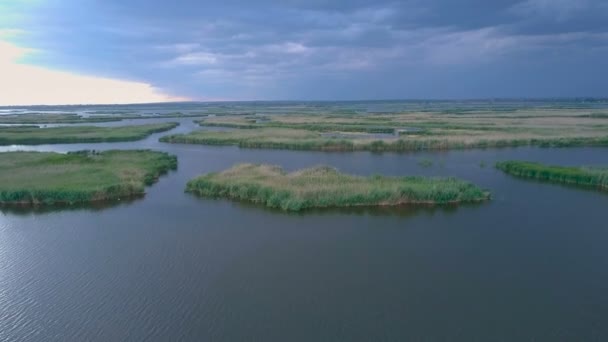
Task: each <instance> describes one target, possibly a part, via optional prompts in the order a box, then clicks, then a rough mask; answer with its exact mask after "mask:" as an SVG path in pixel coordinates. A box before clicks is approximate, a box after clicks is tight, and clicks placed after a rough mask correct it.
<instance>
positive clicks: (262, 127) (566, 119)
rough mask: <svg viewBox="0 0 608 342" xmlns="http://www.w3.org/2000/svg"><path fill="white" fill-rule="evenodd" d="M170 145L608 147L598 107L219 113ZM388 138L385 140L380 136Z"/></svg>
mask: <svg viewBox="0 0 608 342" xmlns="http://www.w3.org/2000/svg"><path fill="white" fill-rule="evenodd" d="M197 122H199V124H200V125H202V126H204V127H205V126H206V127H229V128H233V129H232V130H230V131H223V132H217V131H211V130H199V131H194V132H191V133H188V134H179V135H172V136H167V137H163V138H162V140H161V141H164V142H172V143H190V144H208V145H237V146H240V147H244V148H274V149H293V150H321V151H357V150H367V151H379V152H381V151H397V152H398V151H412V150H445V149H465V148H492V147H515V146H542V147H574V146H608V117H605V116H604V115H602V113H600V112H598V111H597V110H595V109H561V108H534V109H529V108H528V109H525V108H523V109H514V110H510V111H500V110H497V109H492V110H468V111H459V112H453V111H448V112H445V111H408V112H401V113H382V114H369V113H364V114H353V113H346V114H319V113H317V114H306V115H304V114H289V115H287V114H285V115H281V114H265V115H221V116H212V117H207V118H206V119H204V120H201V121H197ZM379 134H383V136H379Z"/></svg>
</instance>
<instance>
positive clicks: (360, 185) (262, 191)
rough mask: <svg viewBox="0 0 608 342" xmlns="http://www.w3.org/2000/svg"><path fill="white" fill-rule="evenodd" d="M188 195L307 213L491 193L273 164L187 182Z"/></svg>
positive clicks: (455, 184) (447, 181)
mask: <svg viewBox="0 0 608 342" xmlns="http://www.w3.org/2000/svg"><path fill="white" fill-rule="evenodd" d="M186 191H188V192H191V193H194V194H196V195H199V196H204V197H223V198H230V199H235V200H242V201H248V202H254V203H259V204H263V205H265V206H268V207H271V208H280V209H283V210H289V211H299V210H303V209H308V208H326V207H353V206H397V205H406V204H446V203H460V202H479V201H484V200H487V199H489V196H490V195H489V193H488V192H486V191H484V190H482V189H480V188H478V187H476V186H475V185H473V184H471V183H468V182H465V181H462V180H458V179H455V178H427V177H385V176H379V175H375V176H370V177H361V176H354V175H348V174H344V173H340V172H338V171H337V170H336V169H334V168H331V167H326V166H319V167H313V168H309V169H303V170H299V171H295V172H291V173H287V172H285V171H284V170H283V169H281V168H280V167H277V166H272V165H254V164H240V165H236V166H234V167H232V168H231V169H228V170H226V171H223V172H216V173H209V174H206V175H203V176H200V177H198V178H195V179H193V180H191V181H190V182H188V184H187V187H186Z"/></svg>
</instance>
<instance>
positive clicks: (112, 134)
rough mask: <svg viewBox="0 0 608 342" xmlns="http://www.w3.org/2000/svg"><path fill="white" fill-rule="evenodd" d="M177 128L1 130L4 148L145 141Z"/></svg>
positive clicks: (32, 127) (141, 126)
mask: <svg viewBox="0 0 608 342" xmlns="http://www.w3.org/2000/svg"><path fill="white" fill-rule="evenodd" d="M177 125H178V124H177V123H173V122H168V123H160V124H146V125H130V126H120V127H99V126H61V127H49V128H39V127H36V126H14V127H0V145H38V144H71V143H94V142H115V141H134V140H140V139H144V138H145V137H147V136H149V135H150V134H152V133H158V132H165V131H168V130H170V129H173V128H175V127H177Z"/></svg>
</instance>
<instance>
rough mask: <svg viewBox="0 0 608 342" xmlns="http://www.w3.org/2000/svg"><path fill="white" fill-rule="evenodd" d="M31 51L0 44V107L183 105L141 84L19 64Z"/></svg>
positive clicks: (4, 43)
mask: <svg viewBox="0 0 608 342" xmlns="http://www.w3.org/2000/svg"><path fill="white" fill-rule="evenodd" d="M29 53H35V52H34V51H32V50H29V49H25V48H21V47H19V46H16V45H14V44H12V43H9V42H6V41H2V40H0V75H2V77H1V80H0V106H21V105H63V104H66V105H67V104H129V103H155V102H175V101H186V100H188V99H187V98H184V97H177V96H170V95H167V94H164V93H163V92H162V91H160V90H158V89H156V88H154V87H153V86H152V85H150V84H147V83H143V82H134V81H125V80H119V79H111V78H105V77H95V76H87V75H79V74H75V73H72V72H65V71H56V70H49V69H45V68H43V67H39V66H32V65H27V64H23V63H20V62H19V60H20V59H21V58H23V57H24V56H26V55H27V54H29Z"/></svg>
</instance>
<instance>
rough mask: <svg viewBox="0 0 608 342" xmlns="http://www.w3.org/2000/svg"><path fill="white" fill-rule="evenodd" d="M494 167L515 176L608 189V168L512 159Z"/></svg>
mask: <svg viewBox="0 0 608 342" xmlns="http://www.w3.org/2000/svg"><path fill="white" fill-rule="evenodd" d="M496 168H497V169H499V170H502V171H504V172H505V173H507V174H510V175H513V176H516V177H522V178H531V179H537V180H541V181H547V182H553V183H563V184H573V185H581V186H587V187H595V188H598V189H600V190H604V191H606V190H608V169H601V168H588V167H564V166H553V165H544V164H541V163H533V162H526V161H513V160H512V161H505V162H500V163H497V164H496Z"/></svg>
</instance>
